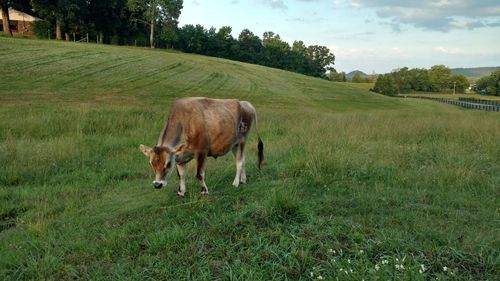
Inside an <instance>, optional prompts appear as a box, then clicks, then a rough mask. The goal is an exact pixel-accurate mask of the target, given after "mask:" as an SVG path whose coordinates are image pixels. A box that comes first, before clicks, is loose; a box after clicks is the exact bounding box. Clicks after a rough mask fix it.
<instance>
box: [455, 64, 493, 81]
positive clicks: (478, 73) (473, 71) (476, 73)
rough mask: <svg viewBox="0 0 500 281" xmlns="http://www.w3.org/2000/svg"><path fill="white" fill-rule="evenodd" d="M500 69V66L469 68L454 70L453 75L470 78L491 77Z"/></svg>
mask: <svg viewBox="0 0 500 281" xmlns="http://www.w3.org/2000/svg"><path fill="white" fill-rule="evenodd" d="M498 69H500V66H493V67H469V68H452V69H451V72H453V74H463V75H464V76H466V77H469V78H480V77H484V76H488V75H490V74H491V73H492V72H493V71H495V70H498Z"/></svg>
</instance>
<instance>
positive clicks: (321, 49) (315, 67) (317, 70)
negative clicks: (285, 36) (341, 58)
mask: <svg viewBox="0 0 500 281" xmlns="http://www.w3.org/2000/svg"><path fill="white" fill-rule="evenodd" d="M307 58H308V59H309V60H310V68H309V70H308V71H309V72H308V73H306V74H308V75H312V76H317V77H321V76H324V74H325V71H327V70H332V69H333V64H334V62H335V55H334V54H333V53H330V49H328V48H327V47H325V46H318V45H312V46H309V47H307Z"/></svg>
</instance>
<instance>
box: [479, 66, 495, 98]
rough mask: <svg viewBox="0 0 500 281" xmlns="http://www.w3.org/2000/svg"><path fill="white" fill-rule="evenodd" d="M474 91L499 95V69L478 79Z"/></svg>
mask: <svg viewBox="0 0 500 281" xmlns="http://www.w3.org/2000/svg"><path fill="white" fill-rule="evenodd" d="M475 91H476V92H478V93H480V94H486V95H495V96H500V70H496V71H494V72H493V73H491V74H490V75H489V76H485V77H482V78H481V79H479V80H478V81H477V82H476V87H475Z"/></svg>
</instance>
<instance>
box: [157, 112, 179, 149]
mask: <svg viewBox="0 0 500 281" xmlns="http://www.w3.org/2000/svg"><path fill="white" fill-rule="evenodd" d="M179 125H180V124H179V122H177V120H176V119H175V118H172V116H170V117H169V118H168V120H167V123H166V124H165V126H164V127H163V130H162V131H161V134H160V138H159V139H158V144H157V146H168V147H174V146H176V145H177V144H178V143H179V141H180V135H181V127H180V126H179Z"/></svg>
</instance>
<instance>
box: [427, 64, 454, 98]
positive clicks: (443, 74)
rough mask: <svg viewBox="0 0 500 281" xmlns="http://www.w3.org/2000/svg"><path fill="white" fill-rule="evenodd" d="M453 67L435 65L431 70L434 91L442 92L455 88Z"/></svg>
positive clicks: (430, 76) (430, 75)
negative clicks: (452, 77) (452, 79)
mask: <svg viewBox="0 0 500 281" xmlns="http://www.w3.org/2000/svg"><path fill="white" fill-rule="evenodd" d="M451 76H452V73H451V69H449V68H448V67H446V66H444V65H434V66H433V67H431V69H430V71H429V78H430V81H431V84H432V91H434V92H442V91H445V90H449V89H451V88H453V83H452V81H451Z"/></svg>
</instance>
